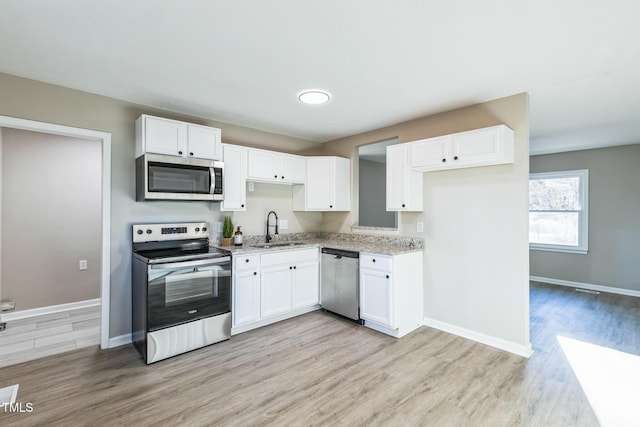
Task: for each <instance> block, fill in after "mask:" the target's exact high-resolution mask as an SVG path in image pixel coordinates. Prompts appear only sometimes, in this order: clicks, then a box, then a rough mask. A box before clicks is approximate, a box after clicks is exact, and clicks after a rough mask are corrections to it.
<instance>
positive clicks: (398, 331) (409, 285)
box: [360, 252, 424, 338]
mask: <svg viewBox="0 0 640 427" xmlns="http://www.w3.org/2000/svg"><path fill="white" fill-rule="evenodd" d="M422 295H423V292H422V252H410V253H406V254H400V255H394V256H389V255H379V254H372V253H361V254H360V317H361V318H363V319H364V320H365V326H367V327H369V328H371V329H375V330H377V331H380V332H383V333H386V334H388V335H391V336H394V337H396V338H400V337H402V336H404V335H406V334H408V333H409V332H411V331H413V330H415V329H417V328H419V327H420V326H421V325H422V324H423V317H424V314H423V301H422V298H423V296H422Z"/></svg>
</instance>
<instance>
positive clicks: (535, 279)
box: [529, 276, 640, 297]
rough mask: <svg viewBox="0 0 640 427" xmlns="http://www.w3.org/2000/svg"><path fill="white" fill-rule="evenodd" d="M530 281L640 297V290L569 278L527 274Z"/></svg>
mask: <svg viewBox="0 0 640 427" xmlns="http://www.w3.org/2000/svg"><path fill="white" fill-rule="evenodd" d="M529 280H531V281H532V282H542V283H549V284H551V285H560V286H567V287H569V288H581V289H588V290H590V291H599V292H608V293H610V294H618V295H626V296H630V297H640V291H634V290H632V289H624V288H614V287H612V286H602V285H592V284H590V283H581V282H571V281H569V280H560V279H550V278H549V277H539V276H529Z"/></svg>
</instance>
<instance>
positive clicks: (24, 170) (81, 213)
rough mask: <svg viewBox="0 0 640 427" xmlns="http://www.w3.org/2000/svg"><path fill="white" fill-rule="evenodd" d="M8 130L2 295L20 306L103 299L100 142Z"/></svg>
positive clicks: (3, 147) (40, 305)
mask: <svg viewBox="0 0 640 427" xmlns="http://www.w3.org/2000/svg"><path fill="white" fill-rule="evenodd" d="M2 134H3V145H2V151H3V153H2V154H3V155H2V159H3V165H2V179H1V180H0V183H2V184H3V190H4V191H3V192H2V197H3V200H2V206H3V210H2V242H1V243H2V254H3V257H2V264H3V268H2V284H3V287H2V298H3V299H5V300H10V301H15V302H16V308H17V309H18V310H26V309H30V308H37V307H43V306H48V305H56V304H65V303H70V302H76V301H84V300H88V299H93V298H99V297H100V263H101V257H100V252H101V244H100V241H101V236H102V221H101V215H102V200H101V195H100V193H101V185H102V174H101V169H102V147H101V144H100V143H99V142H98V141H89V140H82V139H77V138H67V137H62V136H55V135H47V134H42V133H36V132H27V131H21V130H15V129H3V130H2ZM80 259H86V260H87V261H88V269H87V270H84V271H80V270H79V269H78V261H79V260H80Z"/></svg>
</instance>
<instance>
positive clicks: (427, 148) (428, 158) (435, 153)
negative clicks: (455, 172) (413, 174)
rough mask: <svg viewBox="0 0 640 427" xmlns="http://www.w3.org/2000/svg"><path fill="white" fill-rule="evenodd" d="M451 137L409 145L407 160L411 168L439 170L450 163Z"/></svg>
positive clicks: (431, 139) (430, 139) (441, 137)
mask: <svg viewBox="0 0 640 427" xmlns="http://www.w3.org/2000/svg"><path fill="white" fill-rule="evenodd" d="M450 158H451V136H450V135H447V136H440V137H437V138H428V139H423V140H420V141H414V142H410V143H409V159H410V165H411V167H412V168H419V169H420V170H422V171H425V170H439V169H443V168H447V167H448V165H449V164H450V163H451V160H450Z"/></svg>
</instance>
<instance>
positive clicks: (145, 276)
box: [131, 222, 231, 364]
mask: <svg viewBox="0 0 640 427" xmlns="http://www.w3.org/2000/svg"><path fill="white" fill-rule="evenodd" d="M209 236H210V231H209V224H208V223H206V222H197V223H175V224H138V225H134V226H133V257H132V282H131V296H132V301H131V302H132V304H131V308H132V312H131V320H132V336H133V343H134V345H135V346H136V348H137V349H138V351H139V352H140V353H141V354H142V357H143V358H144V360H145V362H146V363H147V364H149V363H153V362H157V361H159V360H162V359H166V358H168V357H172V356H175V355H177V354H181V353H185V352H187V351H191V350H194V349H196V348H200V347H204V346H206V345H209V344H213V343H216V342H219V341H223V340H226V339H229V337H230V336H231V257H230V255H229V254H228V253H227V252H226V251H223V250H221V249H216V248H210V247H209Z"/></svg>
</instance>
